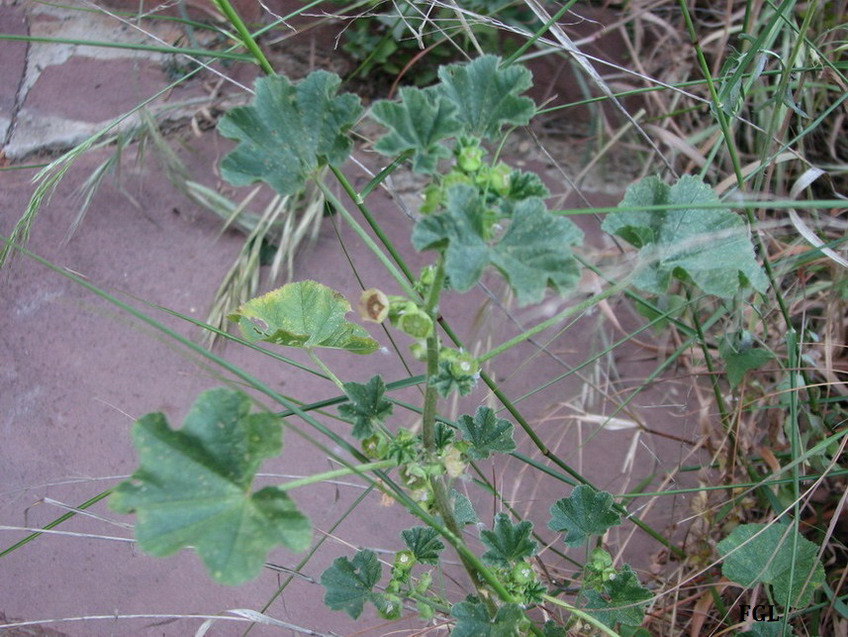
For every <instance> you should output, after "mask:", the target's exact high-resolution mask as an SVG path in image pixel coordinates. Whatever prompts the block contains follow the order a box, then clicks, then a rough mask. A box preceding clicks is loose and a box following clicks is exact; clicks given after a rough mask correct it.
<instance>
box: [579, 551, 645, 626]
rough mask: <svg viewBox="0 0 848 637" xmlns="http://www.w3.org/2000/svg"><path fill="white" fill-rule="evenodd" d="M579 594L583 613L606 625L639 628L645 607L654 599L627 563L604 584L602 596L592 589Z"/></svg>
mask: <svg viewBox="0 0 848 637" xmlns="http://www.w3.org/2000/svg"><path fill="white" fill-rule="evenodd" d="M581 592H582V594H583V596H584V597H585V598H586V602H587V605H588V607H587V608H586V609H585V610H586V612H587V613H589V614H590V615H592V616H593V617H595V618H596V619H598V620H599V621H602V622H603V623H604V624H606V625H607V626H615V625H616V624H618V623H621V624H624V625H626V626H638V625H639V624H641V623H642V619H643V618H644V617H645V608H644V606H645V604H646V603H647V601H648V600H649V599H651V597H653V595H652V594H651V591H649V590H648V589H646V588H643V587H642V585H641V584H640V583H639V578H638V577H637V576H636V573H635V572H634V571H633V569H632V568H631V567H630V565H629V564H625V565H624V568H622V569H621V571H619V572H618V573H616V575H615V577H614V578H613V579H610V580H607V581H606V582H604V586H603V594H602V593H601V592H598V591H597V590H595V589H591V588H590V589H587V590H583V591H581Z"/></svg>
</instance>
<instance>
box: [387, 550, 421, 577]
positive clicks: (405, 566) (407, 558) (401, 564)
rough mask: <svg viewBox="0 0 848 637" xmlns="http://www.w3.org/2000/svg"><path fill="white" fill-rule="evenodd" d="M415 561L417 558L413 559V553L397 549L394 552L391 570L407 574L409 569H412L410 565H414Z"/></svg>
mask: <svg viewBox="0 0 848 637" xmlns="http://www.w3.org/2000/svg"><path fill="white" fill-rule="evenodd" d="M417 561H418V560H416V559H415V553H413V552H412V551H409V550H403V551H398V552H397V553H395V562H394V567H393V572H399V573H403V574H407V573H409V571H410V570H412V567H413V566H415V563H416V562H417Z"/></svg>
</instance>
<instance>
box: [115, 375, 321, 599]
mask: <svg viewBox="0 0 848 637" xmlns="http://www.w3.org/2000/svg"><path fill="white" fill-rule="evenodd" d="M250 406H251V402H250V398H249V397H248V396H247V394H244V393H242V392H239V391H231V390H228V389H214V390H211V391H207V392H204V393H202V394H201V395H200V396H199V397H198V399H197V400H196V401H195V403H194V405H193V406H192V408H191V411H190V412H189V414H188V416H186V419H185V422H184V424H183V427H182V429H180V430H178V431H175V430H173V429H171V428H170V427H169V426H168V422H167V420H166V419H165V416H164V415H163V414H160V413H152V414H147V415H146V416H144V417H142V418H140V419H139V420H138V421H137V422H136V423H135V424H134V425H133V442H134V444H135V447H136V449H138V453H139V456H140V467H139V469H138V470H137V471H136V472H135V473H134V474H133V476H132V478H131V479H130V480H128V481H126V482H122V483H121V484H119V485H118V487H117V488H116V489H115V491H114V493H113V494H112V497H111V499H110V501H109V505H110V507H111V508H112V509H113V510H115V511H117V512H119V513H135V514H136V516H137V519H138V522H137V524H136V537H137V538H138V543H139V546H141V548H142V549H143V550H144V551H145V552H147V553H149V554H151V555H155V556H157V557H162V556H165V555H170V554H172V553H176V552H177V551H179V550H180V549H182V548H184V547H186V546H193V547H195V550H196V551H197V552H198V554H199V555H200V557H201V558H202V559H203V563H204V564H205V565H206V568H207V569H208V570H209V573H210V575H211V576H212V577H213V578H214V579H215V580H216V581H218V582H221V583H222V584H241V583H242V582H245V581H247V580H249V579H252V578H253V577H256V575H258V574H259V572H260V571H261V570H262V566H263V565H264V563H265V557H266V555H267V553H268V551H270V550H271V549H272V548H273V547H274V546H276V545H278V544H283V545H284V546H286V547H288V548H290V549H291V550H293V551H305V550H306V549H307V548H309V543H310V542H311V540H312V527H311V525H310V523H309V519H308V518H307V517H306V516H304V515H303V514H302V513H300V511H298V510H297V507H296V506H295V504H294V502H293V501H292V500H291V499H290V498H289V497H288V495H286V494H285V493H284V492H283V491H282V490H280V489H279V488H277V487H265V488H264V489H261V490H259V491H256V492H251V490H250V486H251V484H252V483H253V479H254V476H255V475H256V472H257V471H258V470H259V467H260V465H261V464H262V461H263V460H264V459H266V458H272V457H274V456H277V455H278V454H279V453H280V451H281V450H282V445H283V437H282V436H283V435H282V429H281V427H280V424H279V421H278V419H277V417H276V416H274V415H272V414H251V413H250Z"/></svg>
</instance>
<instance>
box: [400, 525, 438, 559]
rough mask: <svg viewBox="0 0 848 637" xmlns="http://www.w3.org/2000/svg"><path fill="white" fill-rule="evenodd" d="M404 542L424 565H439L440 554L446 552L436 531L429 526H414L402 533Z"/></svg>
mask: <svg viewBox="0 0 848 637" xmlns="http://www.w3.org/2000/svg"><path fill="white" fill-rule="evenodd" d="M401 535H402V536H403V541H404V542H405V543H406V545H407V546H408V547H409V550H410V551H412V554H413V555H415V559H417V560H418V561H419V562H421V563H422V564H433V565H435V564H438V563H439V553H441V552H442V551H444V550H445V545H444V544H443V543H442V541H441V540H440V539H439V533H438V532H437V531H436V529H434V528H431V527H429V526H414V527H412V528H411V529H406V530H405V531H401Z"/></svg>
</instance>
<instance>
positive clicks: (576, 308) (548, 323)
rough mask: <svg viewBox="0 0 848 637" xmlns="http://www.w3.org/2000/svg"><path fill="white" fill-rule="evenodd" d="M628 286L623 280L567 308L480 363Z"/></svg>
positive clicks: (487, 355) (496, 349)
mask: <svg viewBox="0 0 848 637" xmlns="http://www.w3.org/2000/svg"><path fill="white" fill-rule="evenodd" d="M628 285H630V277H626V278H624V279H622V280H621V281H619V282H618V283H616V284H615V285H612V286H610V287H608V288H607V289H606V290H604V291H603V292H601V293H600V294H596V295H595V296H592V297H590V298H588V299H586V300H585V301H582V302H581V303H578V304H577V305H572V306H571V307H567V308H565V309H564V310H563V311H562V312H560V313H559V314H557V315H556V316H552V317H551V318H549V319H548V320H547V321H542V322H541V323H539V324H538V325H535V326H533V327H531V328H530V329H529V330H525V331H524V332H523V333H521V334H519V335H518V336H516V337H514V338H511V339H509V340H508V341H506V342H505V343H501V344H500V345H499V346H498V347H496V348H494V349H492V350H489V351H488V352H486V353H485V354H483V356H481V357H480V358H479V359H478V360H479V362H480V363H481V364H482V363H485V362H486V361H488V360H490V359H492V358H494V357H495V356H498V355H500V354H503V353H504V352H505V351H507V350H508V349H511V348H513V347H515V346H516V345H518V344H519V343H523V342H524V341H526V340H527V339H530V338H533V337H534V336H535V335H536V334H538V333H539V332H544V331H545V330H546V329H548V328H549V327H553V326H554V325H556V324H557V323H561V322H562V321H564V320H565V319H567V318H569V317H571V316H574V315H575V314H579V313H580V312H585V311H586V310H588V309H589V308H590V307H594V306H595V305H597V304H598V303H600V302H601V301H603V300H604V299H608V298H609V297H611V296H615V295H616V294H618V293H619V292H621V291H622V290H624V289H625V288H626V287H627V286H628Z"/></svg>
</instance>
